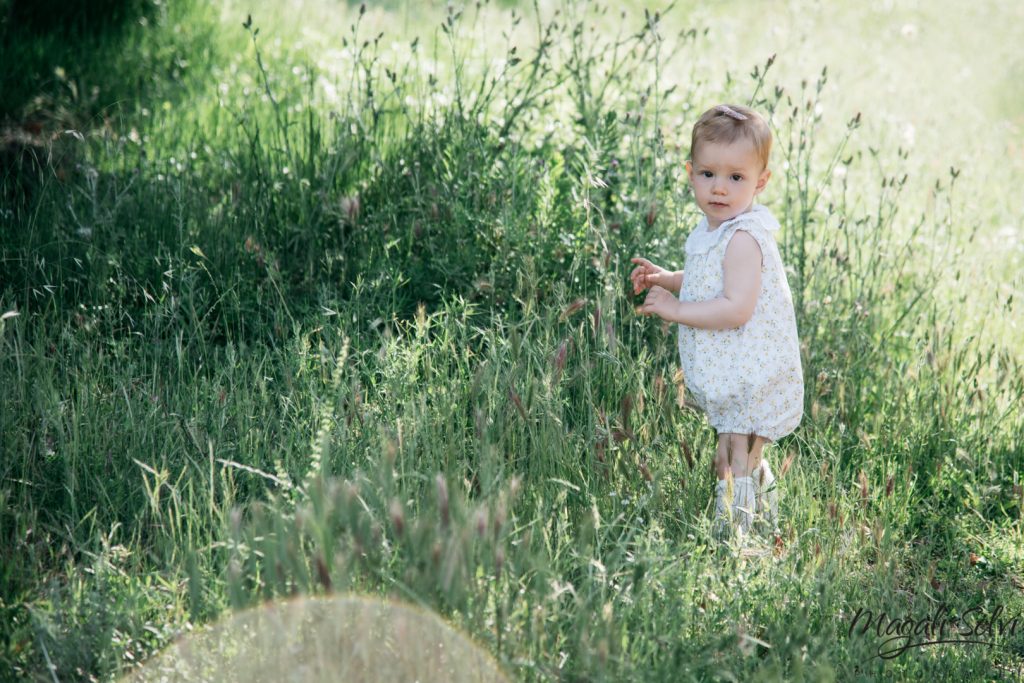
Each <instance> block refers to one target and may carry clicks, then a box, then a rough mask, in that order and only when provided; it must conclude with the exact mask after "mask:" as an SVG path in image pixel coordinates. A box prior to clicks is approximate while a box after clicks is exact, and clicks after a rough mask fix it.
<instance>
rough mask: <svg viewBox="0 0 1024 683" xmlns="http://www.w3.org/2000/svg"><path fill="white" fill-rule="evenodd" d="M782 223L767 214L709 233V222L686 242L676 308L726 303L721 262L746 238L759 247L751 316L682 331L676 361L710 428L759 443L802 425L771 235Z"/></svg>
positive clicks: (785, 291)
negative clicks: (733, 323)
mask: <svg viewBox="0 0 1024 683" xmlns="http://www.w3.org/2000/svg"><path fill="white" fill-rule="evenodd" d="M778 229H779V223H778V221H777V220H776V219H775V217H774V216H772V214H771V212H770V211H769V210H768V208H767V207H765V206H763V205H760V204H755V205H754V206H753V208H752V209H751V210H750V211H747V212H746V213H742V214H740V215H738V216H736V217H735V218H732V219H730V220H728V221H724V222H723V223H722V224H721V225H720V226H718V228H717V229H716V230H711V231H709V230H708V222H707V218H706V217H705V218H703V219H701V221H700V223H699V224H698V225H697V228H696V229H695V230H694V231H693V232H692V233H691V234H690V236H689V238H688V239H687V240H686V263H685V269H684V273H685V274H684V277H683V287H682V289H681V290H680V292H679V300H680V301H705V300H707V299H714V298H716V297H720V296H722V295H723V293H724V290H723V280H722V261H723V260H724V258H725V250H726V247H728V245H729V240H730V239H732V236H733V235H735V234H736V231H737V230H745V231H746V232H748V233H750V234H751V235H752V236H753V237H754V239H756V240H757V243H758V245H760V247H761V255H762V265H761V293H760V294H759V295H758V298H757V306H756V308H755V309H754V314H753V315H752V316H751V318H750V320H748V321H747V322H746V323H745V324H743V325H742V326H740V327H736V328H732V329H727V330H705V329H699V328H695V327H688V326H686V325H682V324H680V325H679V359H680V364H681V366H682V370H683V378H684V381H685V383H686V387H687V388H688V389H689V390H690V393H691V394H692V395H693V398H694V400H695V402H696V404H697V406H698V407H700V408H701V409H702V410H703V411H704V412H705V413H706V414H707V418H708V422H709V423H710V424H711V426H712V427H714V428H715V430H717V432H718V433H719V434H721V433H737V434H750V433H754V434H756V435H759V436H763V437H765V438H766V439H768V440H769V441H777V440H778V439H780V438H782V437H783V436H786V435H787V434H790V433H791V432H793V431H794V430H795V429H796V428H797V425H799V424H800V420H801V418H802V417H803V405H804V380H803V369H802V367H801V362H800V343H799V339H798V337H797V330H796V314H795V312H794V310H793V297H792V294H791V292H790V289H789V281H788V280H787V279H786V273H785V271H784V270H783V267H782V258H781V256H780V255H779V249H778V245H777V244H776V243H775V237H774V235H773V233H774V232H776V231H778Z"/></svg>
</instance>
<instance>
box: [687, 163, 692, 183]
mask: <svg viewBox="0 0 1024 683" xmlns="http://www.w3.org/2000/svg"><path fill="white" fill-rule="evenodd" d="M686 177H687V178H689V179H690V182H691V183H692V182H693V164H691V163H690V162H689V161H687V162H686Z"/></svg>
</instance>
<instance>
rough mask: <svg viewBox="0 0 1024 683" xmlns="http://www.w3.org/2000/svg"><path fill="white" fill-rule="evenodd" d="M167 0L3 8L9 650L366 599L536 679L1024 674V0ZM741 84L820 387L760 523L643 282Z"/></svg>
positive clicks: (1, 546) (121, 670) (70, 658)
mask: <svg viewBox="0 0 1024 683" xmlns="http://www.w3.org/2000/svg"><path fill="white" fill-rule="evenodd" d="M124 5H125V7H130V10H129V18H128V19H127V20H126V21H125V23H124V24H123V25H118V26H117V27H116V29H115V28H111V29H109V30H107V29H105V30H104V31H100V32H97V31H96V30H95V29H94V28H88V29H86V28H82V27H81V26H75V25H70V27H69V28H67V29H66V30H65V32H64V33H58V32H55V31H47V30H38V31H35V32H29V31H21V30H16V27H14V26H13V25H12V24H11V19H10V17H11V16H13V11H7V12H4V11H0V15H6V16H7V17H8V19H7V20H6V23H3V24H0V26H2V28H3V36H2V37H3V41H2V43H0V44H2V45H3V50H4V53H3V56H2V60H0V61H2V62H3V63H4V64H5V65H6V64H17V65H18V66H19V70H9V72H8V73H6V74H5V75H4V76H3V77H2V78H3V80H2V81H0V83H2V84H3V89H2V91H0V92H2V94H0V100H2V101H0V108H2V111H3V115H4V116H5V117H6V120H5V123H4V130H3V133H2V143H3V147H2V148H0V164H2V165H0V192H2V200H0V201H2V204H0V314H2V320H0V387H2V388H3V396H2V398H0V679H4V680H7V679H10V680H19V679H24V680H39V681H54V680H58V681H71V680H114V679H117V678H119V677H121V676H125V675H129V674H133V673H135V674H138V673H139V667H140V666H141V665H142V663H143V662H145V661H146V660H147V658H149V657H151V656H152V655H154V654H156V653H157V652H160V651H162V650H165V649H166V648H167V647H168V646H169V645H171V643H173V642H174V641H175V640H176V639H177V638H179V637H180V636H183V635H186V634H189V633H196V632H200V631H202V630H203V629H204V628H206V627H207V626H208V625H211V624H213V623H214V622H216V621H217V620H218V619H220V618H223V617H226V616H227V615H229V614H230V613H232V612H234V611H239V610H244V609H246V608H250V607H253V606H257V605H260V604H263V603H264V602H265V601H267V600H270V599H277V598H294V597H296V596H304V595H316V596H323V595H344V594H347V593H349V592H353V593H357V594H360V595H366V596H376V597H380V598H388V599H391V600H396V601H402V602H403V603H408V604H410V605H415V606H416V607H417V609H420V610H422V611H423V613H424V614H429V615H433V614H436V615H438V616H440V617H441V618H442V619H443V620H444V621H445V622H446V623H448V624H450V625H451V626H453V627H455V628H456V629H458V630H459V631H460V632H461V633H463V634H465V636H467V637H468V638H470V639H472V641H474V642H475V643H477V644H478V645H479V647H480V648H481V649H482V651H484V652H486V653H488V654H489V656H492V657H493V658H494V661H496V662H497V663H498V665H500V667H501V668H502V669H503V670H504V671H505V672H506V673H507V675H508V676H509V677H510V678H511V679H514V680H531V681H532V680H571V681H590V680H595V681H597V680H603V681H620V680H644V681H646V680H665V681H684V680H733V681H749V680H765V681H774V680H810V681H826V680H836V681H861V680H862V681H874V680H924V679H931V680H959V681H963V680H969V681H974V680H1007V681H1009V680H1020V679H1021V678H1022V676H1024V623H1019V622H1020V619H1018V621H1017V622H1011V621H1009V620H1011V619H1012V618H1013V617H1021V616H1022V610H1024V593H1022V591H1024V550H1022V548H1024V534H1022V515H1024V481H1022V472H1024V414H1022V410H1021V398H1022V393H1024V343H1022V342H1021V340H1020V335H1021V333H1022V328H1021V319H1022V318H1021V315H1020V307H1021V304H1022V301H1021V300H1022V298H1024V278H1022V275H1021V273H1022V272H1024V268H1022V265H1024V237H1022V231H1024V228H1022V218H1024V210H1022V208H1021V206H1022V205H1021V202H1020V201H1019V197H1018V191H1017V190H1018V188H1019V187H1020V186H1021V184H1022V181H1024V135H1022V126H1024V92H1022V89H1021V85H1020V83H1021V82H1022V81H1021V79H1020V76H1021V75H1022V74H1024V53H1022V52H1021V49H1020V47H1019V46H1020V45H1021V44H1024V43H1022V39H1024V35H1022V34H1024V9H1022V7H1021V6H1020V5H1019V4H1018V3H1013V2H995V1H989V0H986V1H985V2H981V3H977V4H968V3H953V2H947V1H946V0H940V1H939V2H935V3H913V2H905V1H898V0H892V1H890V2H874V3H869V4H867V5H864V4H856V5H855V4H853V3H850V4H849V6H847V5H845V4H830V5H825V4H823V3H812V2H807V1H804V0H778V1H774V0H773V1H771V2H768V1H766V2H759V3H740V2H723V3H714V4H709V3H695V2H683V3H676V4H675V5H673V6H671V7H666V5H665V4H664V3H662V4H660V5H656V6H655V5H652V6H648V8H647V10H645V9H644V6H643V5H641V4H639V3H634V4H631V5H629V6H627V8H626V9H625V10H621V11H620V8H619V7H618V6H611V5H598V4H595V3H591V2H561V3H552V4H548V3H545V4H543V5H539V6H538V5H535V4H532V3H523V4H516V3H512V2H504V3H495V2H491V3H485V4H483V5H482V6H480V7H477V6H476V5H475V4H469V5H467V6H464V7H463V6H461V5H458V6H446V5H444V4H441V3H437V2H433V3H409V4H403V3H399V2H387V3H378V4H374V5H372V6H370V7H368V8H367V9H366V10H365V11H363V10H362V9H361V7H360V5H358V4H354V5H347V4H342V3H334V2H327V1H326V0H322V1H321V0H307V1H305V2H299V3H294V4H285V3H283V2H282V3H276V2H275V3H259V4H258V5H256V6H251V7H250V6H245V5H242V4H240V3H237V2H233V3H229V4H227V5H224V6H217V7H216V8H213V7H211V6H207V5H204V4H202V3H199V2H191V1H184V2H178V3H171V4H168V3H164V2H159V3H158V2H156V1H155V0H147V1H146V2H141V1H140V2H137V3H134V4H133V3H124ZM22 6H24V5H22ZM40 6H42V5H40ZM9 7H13V2H12V0H7V2H6V3H4V2H0V10H5V9H7V8H9ZM15 74H21V75H20V76H18V75H15ZM721 101H732V102H740V103H744V104H746V103H750V104H751V105H752V106H755V107H756V108H758V109H759V110H761V111H763V112H764V113H765V114H766V115H770V118H771V123H772V127H773V132H774V134H775V147H774V150H773V156H772V167H773V169H774V175H773V177H772V180H771V182H770V183H769V185H768V189H767V190H766V192H765V194H764V195H762V199H763V201H764V202H765V203H766V204H768V205H769V206H770V207H771V208H772V209H773V211H774V212H775V214H776V215H777V216H778V217H779V218H780V221H781V222H782V224H783V228H782V231H781V233H780V236H779V244H780V248H781V251H782V256H783V259H784V261H785V262H786V264H787V268H788V277H789V283H790V286H791V288H792V290H793V293H794V299H795V302H796V306H797V316H798V328H799V331H800V336H801V341H802V352H803V363H804V374H805V381H806V406H805V408H806V411H805V417H804V420H803V422H802V424H801V426H800V427H799V429H798V430H797V431H796V432H795V433H794V434H792V435H790V436H788V437H786V438H784V439H783V440H782V441H781V442H779V443H778V444H776V445H773V446H772V447H770V448H769V450H768V451H767V455H768V457H769V459H770V460H771V461H772V465H773V467H774V469H775V472H776V474H777V475H778V476H779V482H780V487H781V492H782V501H781V507H782V516H783V520H782V535H781V537H780V538H779V539H778V540H777V541H775V540H772V539H767V540H765V541H764V542H763V543H759V542H756V541H755V542H754V543H753V544H752V545H750V546H747V547H745V548H736V547H732V546H730V545H727V544H720V543H717V542H715V541H714V540H713V539H712V538H711V536H710V533H709V531H710V512H711V503H712V501H711V496H712V493H713V486H714V483H713V478H714V475H713V474H712V472H711V469H710V466H709V462H710V459H711V457H712V455H713V453H714V440H715V435H714V431H713V430H712V428H711V427H710V426H709V425H708V424H707V422H706V420H705V419H704V417H703V416H702V415H701V414H700V413H698V412H695V411H694V410H692V409H690V408H689V407H687V405H686V404H685V402H684V399H685V390H684V387H685V378H681V377H680V376H679V374H677V370H678V363H679V359H678V354H677V350H676V331H675V330H674V329H671V328H670V327H668V326H665V325H661V324H659V323H658V321H656V320H651V319H644V318H640V317H638V316H637V315H636V314H635V313H634V308H633V307H634V301H635V299H634V297H633V296H632V294H631V292H630V289H629V280H628V273H629V271H630V270H631V269H632V264H630V262H629V259H630V257H632V256H637V255H644V256H647V257H648V258H651V259H652V260H654V261H656V262H658V263H660V264H662V265H665V266H667V267H673V268H682V267H684V265H685V264H684V262H683V259H682V255H683V249H682V247H683V243H684V241H685V239H686V236H687V234H688V232H689V230H690V229H691V228H692V226H693V225H695V223H696V220H697V219H698V218H699V215H698V212H697V209H696V206H695V205H694V202H693V201H692V196H691V194H690V192H689V189H688V188H687V186H686V183H685V182H684V181H685V174H684V173H683V162H684V161H685V159H686V158H687V154H688V147H689V132H690V126H691V125H692V123H693V121H694V120H695V118H696V116H698V115H699V113H700V112H701V111H703V110H704V109H705V108H707V107H708V106H710V105H711V104H714V103H717V102H721ZM943 606H945V607H948V608H949V610H950V611H951V613H952V614H959V615H961V616H962V617H963V618H964V623H966V624H967V626H966V628H972V629H973V631H972V635H971V636H970V637H969V639H971V640H980V641H985V642H986V643H991V644H986V645H982V644H977V643H946V644H934V645H930V646H925V647H909V648H908V649H907V650H906V651H905V652H902V653H900V654H898V655H896V656H891V657H880V656H879V652H880V648H885V647H888V648H889V650H890V654H894V653H893V652H892V649H893V647H894V644H895V645H898V644H899V641H893V642H890V643H889V645H888V646H884V645H883V644H884V641H885V639H886V637H888V636H886V635H884V627H885V626H887V625H888V624H889V621H888V619H886V620H885V622H884V625H883V635H881V636H879V635H878V634H877V633H876V632H875V630H874V627H873V626H872V628H871V630H869V631H868V632H867V633H862V632H861V631H860V630H859V628H858V630H856V631H854V630H852V629H851V624H852V623H853V619H854V617H855V615H856V614H857V612H858V610H862V609H863V610H871V611H872V612H874V613H876V614H877V613H878V612H879V611H884V612H886V614H887V615H888V617H890V618H893V619H898V620H900V621H903V620H904V619H913V620H915V621H918V622H920V621H921V620H923V619H925V618H927V617H930V616H932V615H936V614H939V612H938V610H940V609H941V608H943ZM936 618H937V617H936ZM860 623H861V624H863V623H864V622H863V621H862V622H860ZM986 625H988V626H989V628H987V629H986ZM891 635H892V632H890V634H889V636H891ZM947 636H948V633H947ZM915 642H919V641H915ZM408 647H413V645H409V646H408ZM297 666H298V664H297ZM297 670H298V669H297ZM253 675H258V674H253ZM265 675H267V676H269V675H270V674H266V673H265ZM256 680H258V678H257V679H256Z"/></svg>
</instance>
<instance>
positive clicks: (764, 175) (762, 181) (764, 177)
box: [754, 168, 772, 194]
mask: <svg viewBox="0 0 1024 683" xmlns="http://www.w3.org/2000/svg"><path fill="white" fill-rule="evenodd" d="M771 177H772V172H771V171H769V170H768V169H767V168H766V169H764V170H763V171H761V176H760V177H759V178H758V179H757V187H756V188H755V189H754V194H760V193H761V190H763V189H764V186H765V185H767V184H768V179H769V178H771Z"/></svg>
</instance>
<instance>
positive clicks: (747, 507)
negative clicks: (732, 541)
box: [732, 477, 756, 535]
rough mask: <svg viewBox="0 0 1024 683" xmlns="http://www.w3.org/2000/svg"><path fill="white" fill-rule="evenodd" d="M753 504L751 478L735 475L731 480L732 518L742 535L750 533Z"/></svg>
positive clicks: (752, 519) (752, 483)
mask: <svg viewBox="0 0 1024 683" xmlns="http://www.w3.org/2000/svg"><path fill="white" fill-rule="evenodd" d="M755 505H756V498H755V496H754V482H753V480H752V479H751V478H750V477H736V478H735V480H734V481H733V499H732V519H733V524H734V525H735V526H736V527H738V529H739V531H740V532H741V533H742V534H743V535H746V534H748V533H750V525H751V524H752V523H753V521H754V507H755Z"/></svg>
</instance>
